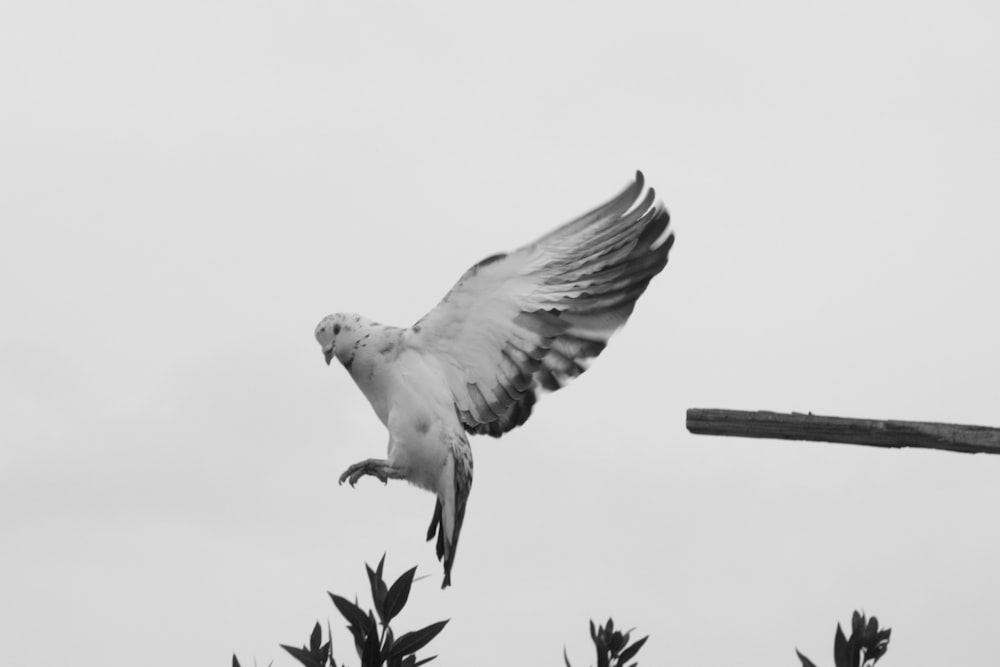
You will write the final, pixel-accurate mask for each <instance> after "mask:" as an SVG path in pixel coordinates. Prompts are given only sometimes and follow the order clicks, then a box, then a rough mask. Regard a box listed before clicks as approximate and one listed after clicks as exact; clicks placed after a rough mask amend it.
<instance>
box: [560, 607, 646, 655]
mask: <svg viewBox="0 0 1000 667" xmlns="http://www.w3.org/2000/svg"><path fill="white" fill-rule="evenodd" d="M633 629H634V628H633ZM631 632H632V630H629V631H628V632H625V633H622V632H621V631H620V630H615V622H614V620H613V619H610V618H609V619H608V622H607V623H605V624H604V625H603V626H601V627H598V628H595V627H594V622H593V621H591V622H590V639H591V640H592V641H593V642H594V648H595V649H596V650H597V667H636V665H638V664H639V663H637V662H631V663H630V662H629V660H631V659H632V658H634V657H635V654H636V653H638V652H639V649H641V648H642V645H643V644H645V643H646V640H647V639H649V635H646V636H645V637H643V638H642V639H637V640H636V641H634V642H632V643H631V644H629V639H630V635H631ZM563 660H564V661H565V662H566V667H573V666H572V665H571V664H570V662H569V656H567V655H566V649H563Z"/></svg>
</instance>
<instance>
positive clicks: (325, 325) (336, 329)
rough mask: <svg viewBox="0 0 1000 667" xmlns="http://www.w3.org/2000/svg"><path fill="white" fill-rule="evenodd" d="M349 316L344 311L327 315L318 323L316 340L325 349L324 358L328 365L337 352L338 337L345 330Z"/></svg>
mask: <svg viewBox="0 0 1000 667" xmlns="http://www.w3.org/2000/svg"><path fill="white" fill-rule="evenodd" d="M346 320H347V318H346V316H345V315H344V314H343V313H336V314H334V315H327V316H326V317H324V318H323V319H322V320H320V323H319V324H317V325H316V341H317V342H319V346H320V347H321V348H322V349H323V358H324V359H326V364H327V366H329V365H330V362H331V361H333V357H334V356H335V355H336V354H337V338H338V337H339V336H340V334H341V333H342V332H343V331H344V327H345V325H346V324H347V322H346Z"/></svg>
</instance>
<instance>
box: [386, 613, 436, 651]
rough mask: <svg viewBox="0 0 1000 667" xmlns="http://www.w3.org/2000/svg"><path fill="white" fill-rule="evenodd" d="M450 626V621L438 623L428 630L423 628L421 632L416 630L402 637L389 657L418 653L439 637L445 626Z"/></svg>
mask: <svg viewBox="0 0 1000 667" xmlns="http://www.w3.org/2000/svg"><path fill="white" fill-rule="evenodd" d="M447 624H448V621H438V622H437V623H431V624H430V625H428V626H427V627H426V628H421V629H420V630H414V631H413V632H407V633H406V634H405V635H403V636H401V637H400V638H399V639H397V640H396V641H395V643H394V644H393V645H392V650H391V651H389V657H390V658H391V657H394V656H397V655H409V654H411V653H416V652H417V651H419V650H420V649H422V648H423V647H424V646H427V644H428V643H429V642H430V641H431V640H432V639H434V638H435V637H437V635H438V633H439V632H441V631H442V630H443V629H444V626H445V625H447Z"/></svg>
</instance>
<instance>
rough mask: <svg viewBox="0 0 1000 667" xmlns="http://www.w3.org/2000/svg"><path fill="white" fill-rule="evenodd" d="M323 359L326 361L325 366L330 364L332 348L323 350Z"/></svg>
mask: <svg viewBox="0 0 1000 667" xmlns="http://www.w3.org/2000/svg"><path fill="white" fill-rule="evenodd" d="M323 358H324V359H326V365H327V366H329V365H330V362H331V361H333V348H332V347H331V348H330V349H329V350H323Z"/></svg>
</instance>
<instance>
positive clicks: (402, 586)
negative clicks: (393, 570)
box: [385, 567, 417, 623]
mask: <svg viewBox="0 0 1000 667" xmlns="http://www.w3.org/2000/svg"><path fill="white" fill-rule="evenodd" d="M416 573H417V568H415V567H411V568H410V569H409V570H407V571H406V572H404V573H403V574H401V575H399V579H397V580H396V581H395V582H394V583H393V584H392V587H391V588H389V592H388V593H386V594H385V622H386V623H388V622H390V621H391V620H392V619H393V618H395V617H396V614H398V613H399V612H401V611H402V610H403V607H405V606H406V601H407V600H408V599H409V597H410V586H412V585H413V576H414V575H415V574H416Z"/></svg>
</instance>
